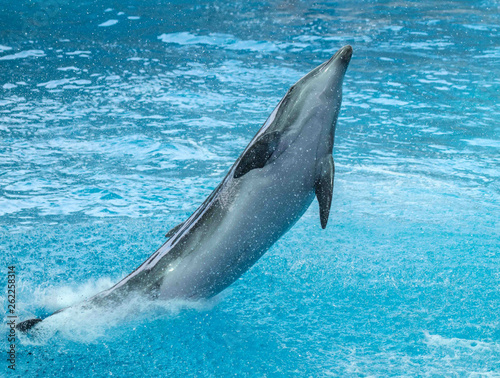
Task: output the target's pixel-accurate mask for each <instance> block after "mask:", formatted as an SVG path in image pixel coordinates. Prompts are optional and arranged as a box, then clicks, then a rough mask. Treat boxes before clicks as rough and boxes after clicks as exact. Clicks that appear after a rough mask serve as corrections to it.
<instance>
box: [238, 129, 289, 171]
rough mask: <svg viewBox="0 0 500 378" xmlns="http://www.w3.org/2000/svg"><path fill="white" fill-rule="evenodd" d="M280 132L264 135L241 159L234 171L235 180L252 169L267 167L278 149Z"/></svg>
mask: <svg viewBox="0 0 500 378" xmlns="http://www.w3.org/2000/svg"><path fill="white" fill-rule="evenodd" d="M279 134H280V133H279V132H274V133H269V134H264V135H262V136H261V137H260V138H259V139H257V140H256V141H255V143H254V144H253V145H252V146H251V147H250V148H249V149H248V151H247V152H246V153H245V154H244V155H243V156H242V157H241V160H240V162H239V164H238V166H237V167H236V170H235V171H234V178H238V177H241V176H243V175H245V174H247V173H248V172H250V171H251V170H252V169H255V168H262V167H264V166H265V165H266V163H267V161H268V160H269V158H270V157H271V155H272V154H273V153H274V151H275V150H276V147H278V143H279V138H280V135H279Z"/></svg>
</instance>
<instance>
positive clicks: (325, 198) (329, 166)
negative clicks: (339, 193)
mask: <svg viewBox="0 0 500 378" xmlns="http://www.w3.org/2000/svg"><path fill="white" fill-rule="evenodd" d="M334 175H335V165H334V163H333V156H332V155H328V156H327V157H325V158H324V159H323V160H322V162H321V170H320V175H319V177H318V179H317V181H316V185H315V187H314V189H315V192H316V198H318V202H319V219H320V221H321V228H325V227H326V224H327V223H328V216H329V215H330V207H331V205H332V195H333V176H334Z"/></svg>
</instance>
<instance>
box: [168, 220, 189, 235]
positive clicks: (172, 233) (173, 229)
mask: <svg viewBox="0 0 500 378" xmlns="http://www.w3.org/2000/svg"><path fill="white" fill-rule="evenodd" d="M184 223H186V222H185V221H184V222H182V223H179V224H178V225H177V226H175V227H174V228H172V229H171V230H170V231H169V232H167V233H166V234H165V237H166V238H171V237H172V236H174V234H175V233H176V232H177V231H179V229H180V228H181V227H182V226H183V225H184Z"/></svg>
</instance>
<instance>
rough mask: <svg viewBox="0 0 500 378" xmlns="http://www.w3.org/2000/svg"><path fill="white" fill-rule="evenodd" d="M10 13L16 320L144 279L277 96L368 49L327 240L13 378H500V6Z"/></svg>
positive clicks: (281, 253) (72, 334)
mask: <svg viewBox="0 0 500 378" xmlns="http://www.w3.org/2000/svg"><path fill="white" fill-rule="evenodd" d="M0 11H1V12H0V250H1V251H2V253H1V254H0V262H1V264H0V267H1V269H3V272H4V273H3V274H2V280H3V281H2V282H3V284H4V287H6V285H7V267H8V266H10V265H15V267H16V271H17V298H16V301H17V303H16V306H17V307H16V309H17V315H18V316H19V318H20V319H22V320H24V319H26V318H29V317H33V316H46V315H49V314H51V313H52V312H53V311H55V310H57V309H59V308H61V307H65V306H69V305H71V304H73V303H77V302H79V301H81V300H83V299H85V298H87V297H89V296H90V295H92V294H94V293H96V292H98V291H99V290H103V289H105V288H107V287H109V286H110V285H112V284H113V283H114V282H116V281H117V280H119V279H120V278H122V277H124V276H125V275H126V274H128V273H130V272H131V271H132V270H133V269H135V268H136V267H137V266H138V265H139V264H140V263H141V262H143V261H144V260H145V259H146V258H147V257H148V256H149V255H151V254H152V253H153V252H154V251H155V249H156V248H157V247H158V246H160V245H161V244H162V243H163V242H164V241H165V236H164V235H165V233H166V232H167V231H168V230H169V229H170V228H172V227H173V226H175V225H176V224H177V223H179V222H180V221H183V220H184V219H186V218H187V217H188V216H189V215H190V214H191V213H192V212H193V211H194V210H195V209H196V208H197V207H198V206H199V205H200V204H201V203H202V201H203V200H204V199H205V198H206V196H208V195H209V194H210V192H211V191H212V190H213V189H214V188H215V187H216V185H217V184H218V183H219V182H220V180H221V179H222V178H223V177H224V175H225V173H226V172H227V170H228V169H229V167H230V166H231V165H232V163H233V162H234V161H235V160H236V158H237V157H238V156H239V155H240V153H241V152H242V150H243V149H244V148H245V146H246V145H247V144H248V142H249V141H250V139H251V138H252V137H253V135H254V134H255V133H256V132H257V130H258V129H259V127H260V125H261V124H262V123H263V122H264V121H265V119H266V118H267V116H268V115H269V114H270V112H271V111H272V109H273V108H274V107H275V106H276V104H277V103H278V101H279V100H280V98H281V97H282V96H283V95H284V94H285V92H286V90H287V89H288V88H289V87H290V86H291V85H292V84H293V83H294V82H295V81H296V80H298V79H299V78H300V77H301V76H302V75H304V74H305V73H307V72H309V71H310V70H311V69H312V68H314V67H315V66H317V65H318V64H320V63H322V62H323V61H325V60H327V59H328V58H329V57H330V56H331V55H332V54H333V53H334V52H335V51H336V50H337V49H338V48H340V47H341V46H343V45H346V44H350V45H352V46H353V48H354V55H353V58H352V60H351V63H350V66H349V69H348V71H347V75H346V78H345V81H344V100H343V105H342V110H341V114H340V117H339V123H338V126H337V132H336V140H335V148H334V158H335V162H336V175H335V189H334V199H333V204H332V211H331V215H330V220H329V224H328V227H327V228H326V229H325V230H322V229H321V227H320V221H319V214H318V205H317V202H316V201H315V202H314V203H313V204H312V206H311V207H310V209H309V210H308V211H307V212H306V214H305V215H304V216H303V217H302V219H301V220H300V221H299V222H298V223H297V224H296V225H295V226H294V227H293V228H292V229H291V230H290V231H289V232H288V233H287V234H286V235H285V236H284V237H283V238H282V239H280V240H279V241H278V242H277V243H276V244H275V245H274V246H273V247H272V248H271V249H270V250H269V251H268V252H267V253H266V254H265V255H264V257H262V258H261V259H260V260H259V262H258V263H257V264H256V265H254V266H253V267H252V268H251V269H250V270H249V271H248V272H247V273H245V274H244V275H243V276H242V277H241V279H239V280H238V281H237V282H236V283H234V284H233V285H232V286H231V287H230V288H229V289H227V290H225V291H224V292H223V293H221V294H220V295H219V296H217V297H215V298H213V299H211V300H208V301H200V302H195V303H188V302H175V303H147V302H146V301H143V300H141V299H140V298H136V299H134V300H133V301H131V302H130V303H126V304H124V305H123V308H122V309H120V311H117V313H118V314H114V315H110V314H95V315H94V316H80V318H79V317H78V314H75V315H74V317H73V318H72V319H68V321H67V322H65V323H62V324H54V325H53V328H52V332H51V333H50V334H46V335H42V336H40V337H38V338H35V337H26V336H20V337H19V339H18V340H17V343H16V345H17V359H16V370H15V371H14V372H12V371H10V370H9V369H8V368H7V365H8V363H7V362H6V361H3V360H2V364H3V366H2V369H3V370H2V374H4V373H5V374H9V376H22V377H35V376H40V377H57V376H68V377H73V376H74V377H81V376H120V377H124V376H133V375H141V376H179V377H184V376H207V377H209V376H213V377H220V376H229V375H233V374H236V375H239V376H260V377H263V376H265V377H274V376H297V377H303V376H416V375H419V376H421V375H433V376H434V375H447V376H448V375H452V376H453V375H454V376H462V375H468V374H472V375H475V376H484V375H491V376H496V375H499V374H500V316H499V314H500V291H499V288H500V226H499V220H500V184H499V183H500V153H499V152H500V121H499V120H500V101H499V97H500V8H499V4H498V2H496V1H493V0H491V1H426V2H387V1H378V2H377V1H361V2H359V1H342V2H332V3H330V2H318V3H312V2H311V3H307V2H298V1H293V0H289V1H286V0H285V1H267V2H227V3H214V2H208V1H190V2H183V1H174V2H171V3H166V2H161V3H160V4H157V2H153V1H149V0H146V1H142V2H139V1H131V0H128V1H121V2H118V1H109V0H104V1H100V2H97V1H86V2H80V3H78V4H76V3H74V2H69V1H66V0H41V1H36V2H33V1H19V2H7V1H5V0H0ZM2 303H3V308H4V313H5V314H6V311H7V295H6V294H5V295H3V296H2ZM6 322H7V318H6V315H5V317H4V321H3V326H2V330H3V331H2V332H4V335H5V337H4V336H2V337H1V339H2V348H3V350H7V343H6V339H7V337H6V336H7V333H8V328H7V325H6ZM5 354H6V353H5ZM4 357H5V356H4Z"/></svg>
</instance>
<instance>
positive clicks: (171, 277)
mask: <svg viewBox="0 0 500 378" xmlns="http://www.w3.org/2000/svg"><path fill="white" fill-rule="evenodd" d="M351 56H352V47H351V46H344V47H342V48H341V49H340V50H338V51H337V53H336V54H335V55H333V56H332V57H331V58H330V59H329V60H328V61H327V62H325V63H323V64H321V65H320V66H318V67H316V68H315V69H313V70H312V71H311V72H309V73H308V74H307V75H305V76H304V77H303V78H301V79H300V80H299V81H298V82H297V83H295V84H294V85H293V86H292V87H291V88H290V89H289V90H288V92H287V93H286V95H285V96H284V97H283V98H282V99H281V101H280V102H279V104H278V106H276V108H275V109H274V111H273V112H272V113H271V115H270V116H269V118H268V119H267V121H266V122H265V123H264V125H263V126H262V127H261V129H260V130H259V132H258V133H257V135H255V137H254V138H253V139H252V141H251V142H250V144H249V145H248V146H247V148H246V149H245V150H244V151H243V153H242V154H241V156H240V157H239V158H238V160H236V162H235V163H234V164H233V166H232V167H231V169H230V170H229V172H228V174H227V175H226V177H225V178H224V179H223V180H222V182H221V183H220V184H219V186H217V188H216V189H215V190H214V191H213V192H212V194H210V196H209V197H208V198H207V199H206V200H205V202H203V204H202V205H201V206H200V207H199V208H198V209H197V210H196V211H195V212H194V213H193V214H192V215H191V216H190V217H189V218H188V219H187V220H186V221H184V222H183V223H181V224H179V225H178V226H176V227H174V228H173V229H172V230H170V231H169V232H168V233H167V235H166V236H167V237H168V238H169V239H168V240H167V241H166V242H165V244H163V245H162V246H161V247H160V248H159V249H158V250H157V251H156V252H155V253H153V255H151V256H150V257H149V258H148V259H147V260H146V261H145V262H143V263H142V264H141V265H140V266H139V267H138V268H137V269H136V270H134V271H133V272H132V273H130V274H129V275H128V276H127V277H125V278H124V279H122V280H121V281H120V282H118V283H117V284H115V285H114V286H113V287H111V288H110V289H108V290H105V291H103V292H101V293H99V294H97V295H95V296H94V297H92V298H90V299H88V300H87V301H85V302H83V303H82V305H83V306H85V307H91V306H104V305H109V304H112V303H117V302H118V301H120V300H122V299H123V298H124V297H125V296H127V295H129V294H130V293H136V294H139V295H145V296H147V297H149V298H159V299H174V298H182V299H193V300H195V299H201V298H210V297H212V296H214V295H216V294H217V293H219V292H221V291H222V290H224V289H225V288H226V287H228V286H229V285H231V284H232V283H233V282H234V281H235V280H236V279H238V277H240V276H241V275H242V274H243V273H245V272H246V271H247V270H248V269H249V268H250V267H251V266H252V265H253V264H254V263H255V262H256V261H257V260H258V259H259V258H260V257H261V256H262V255H263V254H264V253H265V252H266V251H267V250H268V249H269V248H270V247H271V246H272V245H273V244H274V243H275V242H276V241H277V240H278V239H279V238H280V237H281V236H282V235H283V234H284V233H285V232H287V231H288V230H289V229H290V228H291V227H292V226H293V225H294V224H295V222H297V220H298V219H299V218H300V217H301V216H302V214H304V212H305V211H306V210H307V208H308V207H309V205H310V204H311V202H312V201H313V199H314V197H316V198H317V199H318V202H319V209H320V221H321V227H322V228H325V227H326V224H327V222H328V215H329V212H330V205H331V202H332V192H333V177H334V163H333V157H332V150H333V142H334V135H335V127H336V123H337V118H338V115H339V111H340V104H341V101H342V83H343V80H344V75H345V72H346V70H347V66H348V65H349V62H350V60H351ZM60 311H62V310H59V311H58V312H60ZM56 313H57V312H56ZM53 315H54V314H53ZM40 321H41V319H30V320H26V321H24V322H22V323H20V324H19V325H18V329H20V330H23V331H25V330H28V329H30V328H31V327H33V326H34V325H35V324H37V323H38V322H40Z"/></svg>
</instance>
